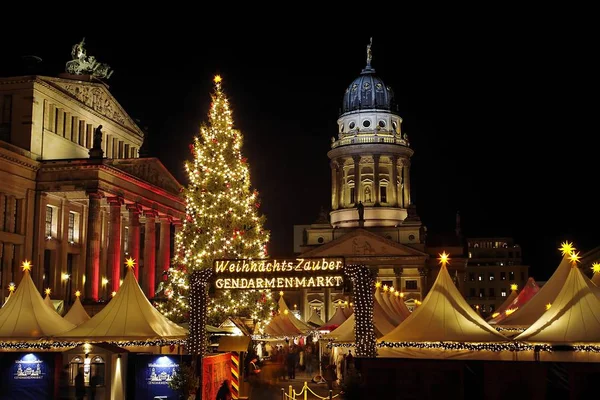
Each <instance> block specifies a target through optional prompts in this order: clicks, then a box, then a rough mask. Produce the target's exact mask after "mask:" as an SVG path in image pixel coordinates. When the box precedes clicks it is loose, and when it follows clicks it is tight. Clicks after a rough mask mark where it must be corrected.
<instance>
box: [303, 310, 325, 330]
mask: <svg viewBox="0 0 600 400" xmlns="http://www.w3.org/2000/svg"><path fill="white" fill-rule="evenodd" d="M306 323H307V324H309V325H312V326H314V327H317V328H318V327H319V326H322V325H325V322H323V320H322V319H321V317H319V316H318V315H317V313H316V312H315V310H313V312H312V314H310V318H309V319H308V321H306Z"/></svg>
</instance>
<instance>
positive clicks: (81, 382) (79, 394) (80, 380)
mask: <svg viewBox="0 0 600 400" xmlns="http://www.w3.org/2000/svg"><path fill="white" fill-rule="evenodd" d="M75 397H76V398H77V400H83V398H84V397H85V379H84V376H83V367H80V368H79V372H77V375H76V376H75Z"/></svg>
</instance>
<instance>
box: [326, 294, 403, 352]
mask: <svg viewBox="0 0 600 400" xmlns="http://www.w3.org/2000/svg"><path fill="white" fill-rule="evenodd" d="M354 324H355V314H352V315H350V316H349V317H348V319H347V320H346V321H344V322H343V323H342V324H341V325H340V326H338V327H337V329H334V330H333V331H331V332H330V333H328V334H327V335H324V338H326V339H334V340H335V341H336V342H354V340H355V336H354ZM373 326H374V327H375V336H377V337H378V338H379V337H382V336H384V335H386V334H388V333H390V332H391V331H392V330H393V329H394V325H392V324H391V323H390V321H389V320H388V317H387V316H386V314H385V311H383V308H382V307H381V305H380V304H379V302H378V301H377V299H376V298H374V299H373Z"/></svg>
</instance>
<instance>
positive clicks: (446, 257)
mask: <svg viewBox="0 0 600 400" xmlns="http://www.w3.org/2000/svg"><path fill="white" fill-rule="evenodd" d="M438 260H440V264H442V266H446V264H450V255H449V254H446V252H445V251H443V252H442V254H440V258H438Z"/></svg>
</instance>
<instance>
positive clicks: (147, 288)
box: [144, 210, 156, 299]
mask: <svg viewBox="0 0 600 400" xmlns="http://www.w3.org/2000/svg"><path fill="white" fill-rule="evenodd" d="M144 215H145V216H146V224H145V234H144V282H145V285H144V292H146V296H148V298H149V299H151V298H153V297H154V291H155V289H156V211H153V210H150V211H146V212H145V213H144Z"/></svg>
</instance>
